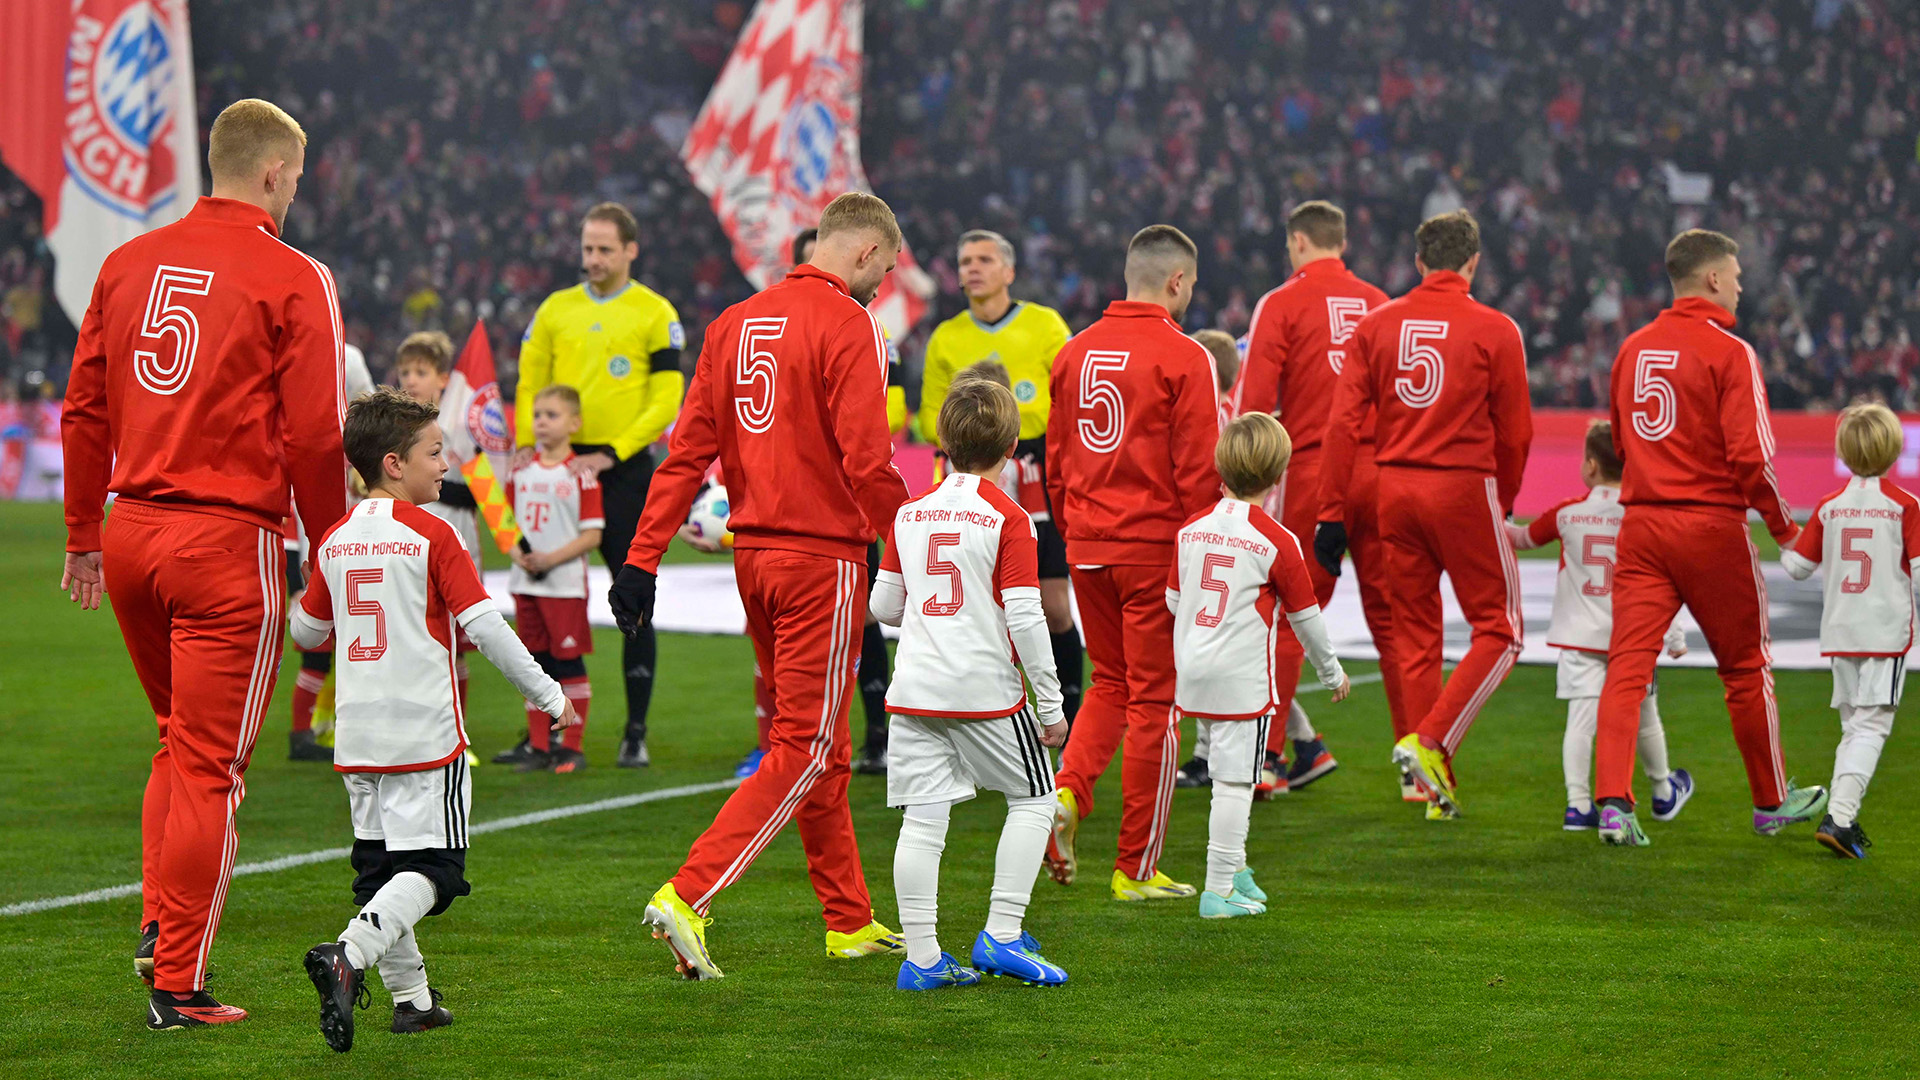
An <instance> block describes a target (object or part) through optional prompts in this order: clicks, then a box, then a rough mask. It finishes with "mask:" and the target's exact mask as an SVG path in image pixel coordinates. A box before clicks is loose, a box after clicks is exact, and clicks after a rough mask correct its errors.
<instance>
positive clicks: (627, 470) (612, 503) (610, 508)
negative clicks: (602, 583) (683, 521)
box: [573, 444, 653, 574]
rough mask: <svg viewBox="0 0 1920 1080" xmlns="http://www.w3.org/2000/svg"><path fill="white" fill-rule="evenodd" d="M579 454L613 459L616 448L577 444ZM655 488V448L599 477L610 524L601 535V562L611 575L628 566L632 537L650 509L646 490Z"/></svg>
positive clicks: (601, 495)
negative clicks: (601, 455) (599, 455)
mask: <svg viewBox="0 0 1920 1080" xmlns="http://www.w3.org/2000/svg"><path fill="white" fill-rule="evenodd" d="M573 452H574V453H576V454H582V455H584V454H606V455H607V456H608V457H612V456H614V453H613V447H611V446H595V445H591V444H575V446H574V448H573ZM652 485H653V448H652V447H643V448H642V449H641V450H640V452H639V453H637V454H635V455H633V456H632V457H630V458H628V459H626V460H625V461H622V462H620V463H619V464H617V465H615V466H614V467H613V468H611V469H608V470H607V471H606V472H603V473H601V474H600V506H601V509H602V510H603V511H604V512H605V515H606V519H607V523H606V525H605V526H604V527H603V528H602V529H601V531H600V558H601V559H602V560H604V561H605V562H606V564H607V570H608V572H610V573H613V574H618V573H620V568H621V567H622V566H625V565H626V563H627V549H628V548H630V547H632V546H633V534H634V532H635V531H637V530H638V529H639V528H640V515H641V514H642V513H643V512H645V510H646V509H647V489H648V488H649V487H651V486H652Z"/></svg>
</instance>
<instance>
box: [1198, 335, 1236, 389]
mask: <svg viewBox="0 0 1920 1080" xmlns="http://www.w3.org/2000/svg"><path fill="white" fill-rule="evenodd" d="M1193 340H1195V341H1197V342H1199V343H1200V345H1201V347H1203V348H1205V349H1206V350H1207V351H1208V352H1210V353H1212V354H1213V377H1214V379H1215V380H1216V385H1218V386H1219V387H1220V392H1221V393H1223V394H1224V393H1226V392H1227V391H1229V390H1231V389H1233V381H1234V380H1235V379H1237V378H1239V377H1240V347H1239V346H1238V345H1235V344H1234V343H1233V335H1232V334H1229V333H1227V332H1226V331H1225V330H1195V331H1194V332H1193Z"/></svg>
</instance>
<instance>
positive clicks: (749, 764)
mask: <svg viewBox="0 0 1920 1080" xmlns="http://www.w3.org/2000/svg"><path fill="white" fill-rule="evenodd" d="M766 756H767V752H766V751H765V750H762V749H760V748H759V747H757V746H756V747H754V748H753V749H752V750H749V751H747V756H746V757H743V758H741V759H740V764H738V765H735V766H734V767H733V776H734V779H736V780H745V779H746V778H747V777H749V776H752V775H753V774H754V773H757V772H759V771H760V759H761V758H763V757H766Z"/></svg>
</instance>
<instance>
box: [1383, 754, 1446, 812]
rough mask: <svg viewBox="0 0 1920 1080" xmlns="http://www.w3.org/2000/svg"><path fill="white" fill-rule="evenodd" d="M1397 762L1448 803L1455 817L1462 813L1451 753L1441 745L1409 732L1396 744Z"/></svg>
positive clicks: (1439, 798) (1394, 759)
mask: <svg viewBox="0 0 1920 1080" xmlns="http://www.w3.org/2000/svg"><path fill="white" fill-rule="evenodd" d="M1393 763H1394V764H1395V765H1398V766H1399V767H1400V768H1401V769H1403V770H1405V771H1406V772H1410V773H1412V774H1413V776H1414V779H1416V780H1419V781H1420V782H1421V783H1423V784H1425V785H1427V790H1428V791H1430V792H1432V793H1433V797H1434V798H1435V799H1438V800H1439V801H1440V802H1443V803H1445V804H1447V809H1448V810H1450V811H1452V816H1454V817H1458V816H1459V815H1460V794H1459V792H1458V791H1456V790H1454V786H1453V766H1452V765H1449V764H1447V755H1446V753H1445V752H1444V751H1442V750H1441V749H1440V748H1439V747H1437V746H1428V745H1427V744H1426V743H1425V742H1424V741H1422V740H1421V738H1420V736H1419V735H1417V734H1415V735H1408V736H1407V737H1406V738H1404V739H1401V740H1400V741H1399V742H1397V743H1394V744H1393ZM1428 805H1432V804H1431V803H1429V804H1428Z"/></svg>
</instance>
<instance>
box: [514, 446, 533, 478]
mask: <svg viewBox="0 0 1920 1080" xmlns="http://www.w3.org/2000/svg"><path fill="white" fill-rule="evenodd" d="M534 454H535V451H534V449H533V447H531V446H522V447H520V448H519V449H517V450H515V451H514V452H513V460H512V461H510V462H508V463H507V471H509V472H512V471H515V470H518V469H524V468H526V467H527V466H529V465H531V464H533V458H534Z"/></svg>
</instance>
